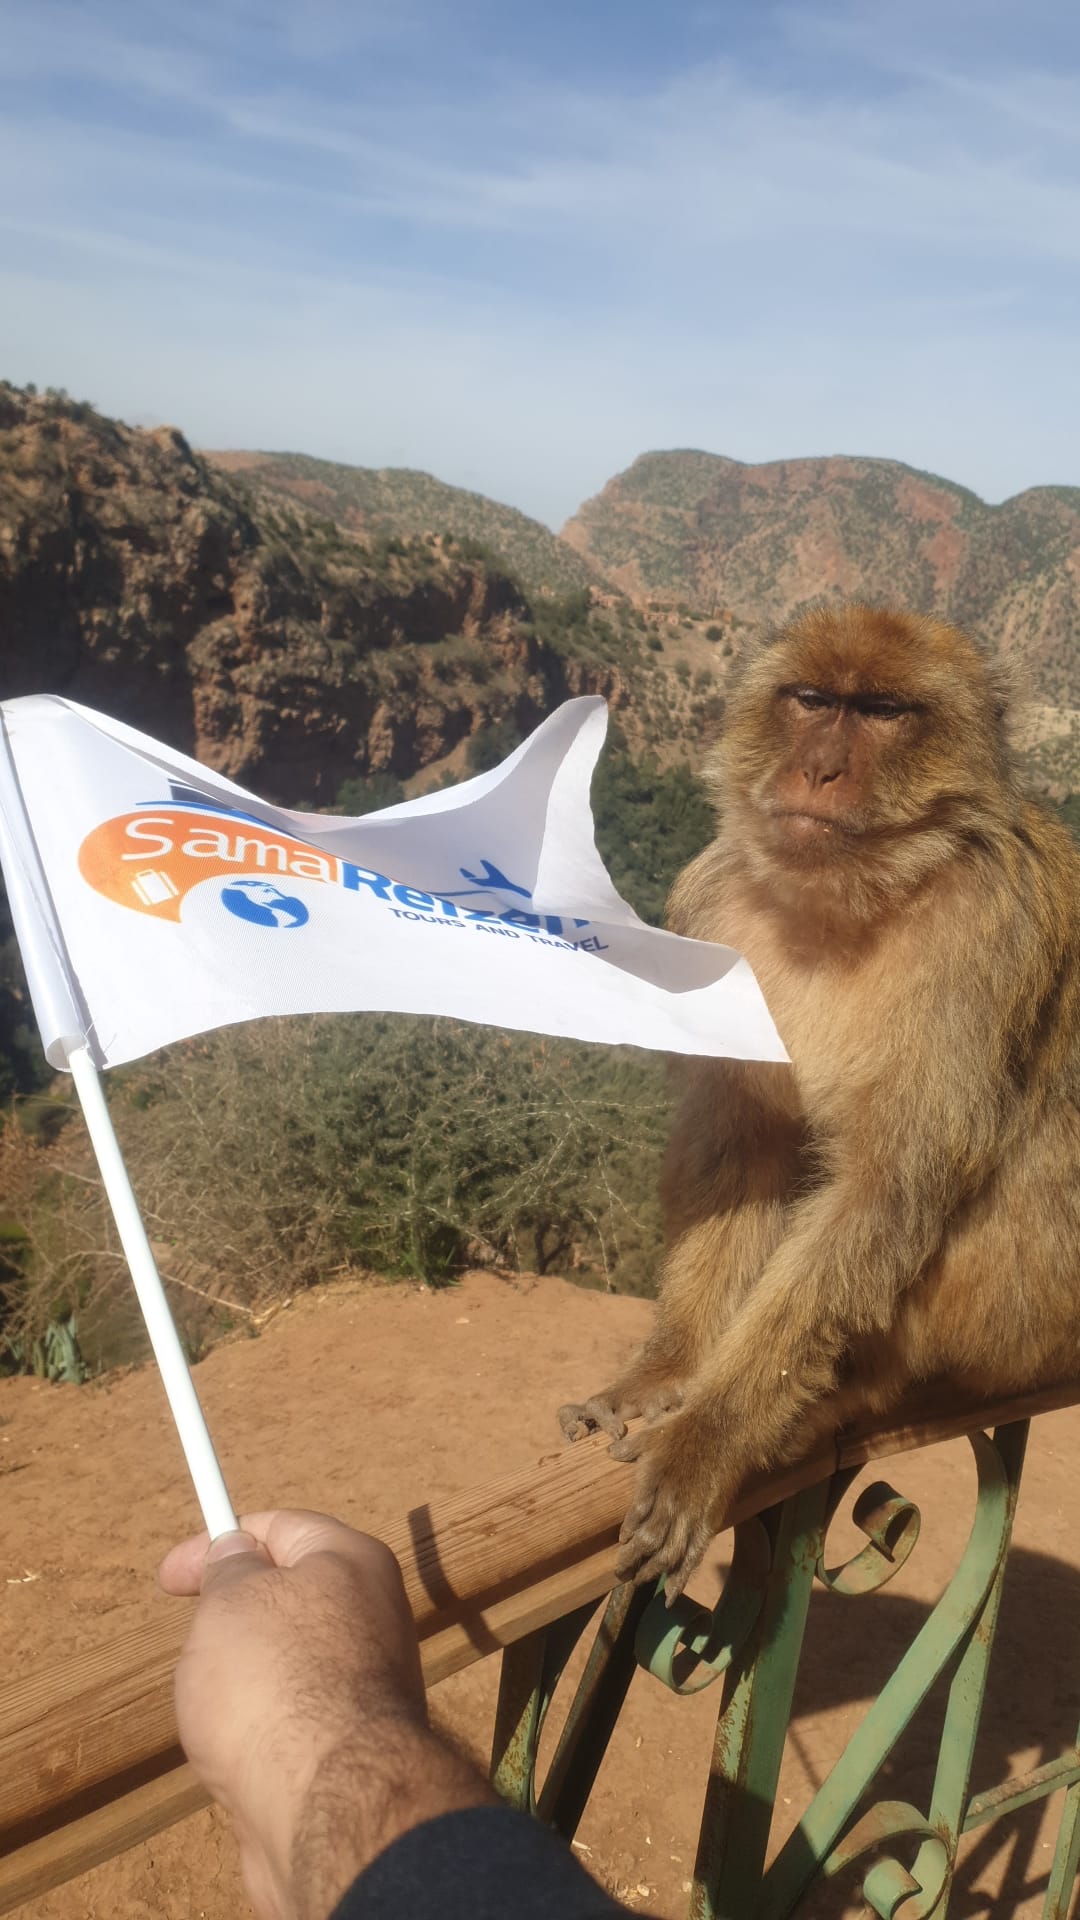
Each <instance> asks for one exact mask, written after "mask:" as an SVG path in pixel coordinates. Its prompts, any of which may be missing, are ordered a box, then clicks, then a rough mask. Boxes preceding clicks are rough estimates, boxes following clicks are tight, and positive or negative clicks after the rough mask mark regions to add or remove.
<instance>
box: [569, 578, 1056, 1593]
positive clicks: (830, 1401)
mask: <svg viewBox="0 0 1080 1920" xmlns="http://www.w3.org/2000/svg"><path fill="white" fill-rule="evenodd" d="M1007 718H1008V685H1007V679H1006V676H1005V675H1004V673H1003V670H1002V669H1001V668H1000V667H997V666H995V665H993V664H992V663H991V662H990V661H989V660H988V659H987V658H986V656H985V655H984V654H983V652H982V651H981V650H980V648H979V647H978V646H976V645H975V643H974V642H973V641H972V640H971V639H969V638H968V637H967V636H966V635H965V634H963V633H961V632H959V631H958V630H957V629H956V628H955V627H951V626H947V625H944V624H942V623H941V622H939V621H936V620H930V619H924V618H921V617H918V616H915V615H912V614H907V613H899V612H888V611H885V610H883V609H879V608H873V607H868V606H860V605H843V606H834V607H822V608H818V609H815V610H813V611H811V612H809V613H807V614H805V615H803V616H801V617H800V618H798V619H796V620H795V621H794V622H793V623H792V624H791V625H789V626H787V627H784V628H782V629H781V630H780V631H778V632H776V633H775V634H773V635H772V636H771V637H770V638H769V639H768V640H766V641H764V642H763V643H762V644H761V645H759V646H758V647H757V648H756V649H755V650H754V651H753V652H752V654H751V655H750V657H749V659H748V660H747V662H746V664H745V667H744V669H743V671H742V673H741V675H740V678H739V680H738V683H737V685H736V686H735V688H734V689H733V691H732V693H731V697H730V700H729V703H728V710H727V716H726V724H725V729H724V735H723V739H722V741H721V743H720V746H719V748H718V749H717V751H716V753H715V757H714V759H713V761H712V764H711V767H710V770H709V777H710V780H711V785H712V790H713V792H714V796H715V798H716V801H717V803H718V810H719V831H718V834H717V837H716V839H715V840H714V841H713V842H712V844H711V845H710V846H709V847H708V848H707V849H706V851H705V852H704V853H703V854H701V855H700V856H699V857H698V859H696V860H694V861H693V862H692V863H691V864H690V866H688V867H687V868H686V869H685V871H684V872H683V873H682V874H681V875H680V877H679V878H678V880H677V881H676V883H675V886H674V889H673V892H672V895H671V900H670V903H669V919H670V924H671V926H672V927H673V928H674V929H675V931H677V932H679V933H684V934H691V935H693V936H695V937H696V938H697V939H704V940H718V941H723V942H725V943H726V944H728V945H729V946H732V947H736V948H738V950H739V951H740V952H741V953H743V954H745V955H746V957H747V959H748V960H749V961H750V964H751V965H752V967H753V969H754V971H755V973H756V975H757V978H758V980H759V981H760V983H761V986H762V989H763V991H764V993H765V997H766V999H767V1001H768V1003H769V1006H770V1008H771V1010H772V1013H773V1016H774V1018H775V1020H776V1024H777V1026H778V1028H779V1030H780V1034H781V1037H782V1038H783V1040H784V1043H785V1046H786V1048H787V1050H788V1053H789V1055H790V1059H791V1065H790V1066H789V1067H788V1066H775V1065H764V1064H760V1065H759V1064H749V1065H747V1064H743V1063H740V1062H736V1061H729V1060H705V1059H702V1060H695V1061H688V1062H686V1063H684V1066H683V1074H684V1089H683V1097H682V1103H681V1107H680V1109H679V1111H678V1114H677V1118H676V1121H675V1125H674V1130H673V1134H672V1138H671V1141H670V1144H669V1148H668V1153H667V1160H666V1166H665V1171H664V1176H663V1200H664V1210H665V1225H666V1242H667V1252H666V1257H665V1265H664V1272H663V1284H662V1290H661V1295H660V1300H659V1304H658V1310H657V1319H656V1327H655V1331H654V1333H653V1335H652V1337H651V1339H650V1340H649V1341H648V1342H647V1343H646V1345H645V1347H644V1348H643V1349H642V1351H641V1352H640V1353H639V1354H638V1355H637V1357H636V1358H635V1359H634V1360H633V1361H632V1363H631V1364H630V1366H629V1368H628V1370H627V1371H626V1373H625V1374H624V1375H623V1376H622V1377H621V1378H620V1379H619V1380H617V1381H616V1382H615V1384H614V1385H613V1386H611V1387H608V1388H606V1389H605V1390H604V1391H603V1392H601V1393H599V1394H597V1395H595V1396H594V1397H593V1398H592V1399H590V1400H587V1401H585V1402H584V1404H582V1405H573V1406H568V1407H564V1408H563V1409H562V1411H561V1413H560V1420H561V1422H562V1425H563V1429H564V1431H565V1432H566V1433H567V1434H568V1435H569V1436H570V1437H574V1436H575V1435H576V1434H578V1433H580V1432H583V1431H587V1430H589V1429H591V1428H601V1429H603V1430H604V1431H605V1432H607V1433H610V1434H612V1435H613V1436H614V1438H615V1444H614V1445H613V1447H612V1449H611V1451H612V1452H613V1453H614V1454H616V1455H617V1456H618V1457H619V1458H620V1459H624V1460H636V1461H637V1462H638V1463H639V1467H638V1472H639V1478H638V1482H637V1486H636V1490H635V1498H634V1501H633V1504H632V1506H631V1508H630V1511H629V1513H628V1515H627V1518H626V1522H625V1524H624V1527H623V1530H622V1540H623V1547H622V1553H621V1557H620V1561H619V1574H620V1577H621V1578H623V1579H629V1578H634V1579H637V1580H639V1581H644V1580H649V1579H653V1578H655V1577H656V1576H657V1575H659V1574H663V1575H665V1576H666V1589H667V1594H668V1598H669V1601H670V1599H672V1598H673V1597H674V1595H675V1594H677V1593H679V1592H681V1591H682V1588H683V1586H684V1585H685V1583H686V1580H687V1578H688V1576H689V1574H690V1573H691V1572H692V1570H693V1568H694V1567H695V1566H696V1564H697V1563H698V1561H699V1560H700V1559H701V1556H702V1554H703V1552H704V1550H705V1547H706V1545H707V1543H708V1541H709V1539H710V1537H711V1535H712V1533H713V1532H714V1531H715V1530H716V1528H717V1527H718V1526H719V1525H721V1524H722V1523H723V1520H724V1517H725V1513H726V1511H727V1509H728V1507H729V1506H730V1504H731V1501H732V1498H733V1496H734V1494H735V1493H736V1491H737V1489H738V1487H739V1485H740V1483H741V1482H742V1481H743V1479H744V1478H745V1477H746V1475H747V1474H748V1473H749V1472H750V1471H751V1470H753V1469H755V1468H767V1467H770V1466H773V1465H775V1464H776V1463H778V1462H780V1461H783V1460H787V1459H794V1458H797V1457H798V1456H799V1455H801V1454H805V1453H808V1452H810V1451H811V1450H812V1447H813V1445H814V1442H815V1441H816V1440H818V1439H820V1438H821V1437H822V1435H823V1434H826V1433H832V1432H834V1431H835V1430H836V1429H837V1428H838V1427H840V1426H843V1425H845V1424H847V1423H848V1422H849V1421H851V1420H852V1419H853V1418H854V1417H856V1416H858V1415H860V1414H865V1413H880V1412H883V1411H885V1410H886V1409H887V1408H888V1407H889V1406H890V1405H891V1404H893V1403H894V1402H895V1401H896V1400H897V1399H898V1398H899V1396H900V1395H901V1394H902V1393H903V1392H904V1390H905V1388H907V1387H909V1386H910V1385H911V1384H912V1383H914V1382H919V1381H928V1380H931V1379H947V1380H948V1381H950V1382H952V1383H955V1384H956V1386H957V1387H958V1389H961V1390H962V1391H964V1392H965V1393H972V1394H986V1395H993V1394H1000V1393H1002V1392H1003V1391H1004V1392H1007V1391H1012V1390H1015V1389H1019V1388H1029V1387H1032V1386H1036V1385H1038V1384H1040V1383H1045V1382H1047V1381H1050V1380H1053V1379H1065V1378H1068V1377H1069V1376H1070V1375H1073V1374H1075V1373H1076V1372H1077V1369H1078V1366H1080V855H1078V853H1077V851H1076V849H1075V848H1074V846H1073V844H1072V841H1071V840H1070V838H1069V836H1068V834H1067V833H1066V831H1065V829H1064V828H1063V827H1062V826H1061V825H1059V824H1058V823H1057V822H1056V821H1055V820H1054V819H1053V818H1052V816H1051V815H1050V814H1049V813H1048V812H1047V811H1046V810H1045V809H1044V808H1043V807H1041V806H1039V805H1037V804H1035V803H1034V802H1033V801H1031V800H1030V799H1028V798H1026V797H1025V796H1024V793H1023V792H1022V789H1021V787H1020V785H1019V783H1018V779H1017V775H1016V772H1015V770H1014V766H1013V761H1012V757H1011V754H1010V749H1009V744H1008V738H1007V731H1006V722H1007ZM635 1415H644V1416H645V1421H646V1424H645V1425H644V1426H643V1427H641V1428H639V1429H638V1430H636V1431H635V1432H634V1433H633V1434H630V1435H628V1434H627V1430H626V1422H627V1421H628V1420H629V1419H631V1418H632V1417H633V1416H635Z"/></svg>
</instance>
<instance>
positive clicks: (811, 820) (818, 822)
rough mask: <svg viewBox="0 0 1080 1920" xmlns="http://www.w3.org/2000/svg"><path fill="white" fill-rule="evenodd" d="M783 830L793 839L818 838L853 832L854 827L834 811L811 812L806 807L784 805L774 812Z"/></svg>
mask: <svg viewBox="0 0 1080 1920" xmlns="http://www.w3.org/2000/svg"><path fill="white" fill-rule="evenodd" d="M773 819H774V820H775V822H776V823H777V825H778V826H779V827H780V829H781V831H782V832H784V833H786V834H788V835H790V837H791V838H792V839H793V840H816V839H818V838H819V837H822V836H824V837H828V835H829V834H833V833H845V834H846V833H851V832H853V831H854V829H853V828H852V827H851V826H850V825H849V823H848V822H847V821H846V820H840V819H838V818H837V816H836V814H834V813H811V812H810V811H809V809H808V808H805V807H784V808H781V809H779V810H778V811H777V812H776V813H774V814H773Z"/></svg>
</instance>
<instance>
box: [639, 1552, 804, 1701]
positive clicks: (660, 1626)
mask: <svg viewBox="0 0 1080 1920" xmlns="http://www.w3.org/2000/svg"><path fill="white" fill-rule="evenodd" d="M771 1564H772V1548H771V1544H770V1541H769V1536H768V1533H767V1532H766V1530H765V1528H764V1526H763V1525H762V1523H761V1521H760V1520H759V1519H756V1518H755V1519H753V1520H744V1521H743V1522H742V1524H741V1525H740V1526H738V1527H736V1529H735V1551H734V1553H733V1555H732V1560H731V1568H730V1571H729V1573H728V1577H727V1580H726V1582H725V1584H724V1591H723V1593H722V1594H721V1596H720V1598H719V1600H718V1601H717V1603H716V1605H715V1607H713V1608H712V1610H711V1612H710V1610H709V1608H708V1607H702V1606H699V1605H698V1603H697V1602H696V1601H695V1600H688V1599H687V1597H686V1595H685V1594H680V1595H679V1598H678V1599H677V1600H676V1601H675V1603H674V1605H673V1606H671V1607H670V1608H669V1607H668V1606H667V1604H666V1602H665V1600H664V1595H663V1591H662V1590H661V1591H660V1592H659V1593H657V1594H656V1596H655V1598H654V1599H652V1600H651V1601H650V1602H649V1605H648V1607H647V1608H646V1609H645V1612H644V1613H643V1615H642V1617H641V1620H640V1622H639V1623H638V1630H637V1637H636V1640H635V1643H634V1655H635V1658H636V1660H637V1663H638V1665H639V1666H640V1667H644V1668H645V1669H646V1671H647V1672H648V1673H651V1674H652V1675H653V1676H654V1678H655V1679H657V1680H662V1681H663V1683H664V1685H665V1687H670V1688H671V1691H672V1693H681V1694H687V1693H700V1692H701V1691H702V1689H703V1688H704V1687H709V1686H711V1685H712V1683H713V1681H714V1680H718V1679H719V1678H720V1675H721V1674H722V1673H725V1672H726V1671H727V1669H728V1667H729V1666H730V1665H731V1662H732V1660H733V1659H734V1657H735V1655H736V1654H737V1653H738V1651H739V1649H740V1648H741V1647H742V1645H743V1644H744V1642H745V1641H746V1639H747V1638H748V1636H749V1634H750V1632H751V1630H752V1628H753V1626H754V1624H755V1622H756V1620H757V1617H758V1614H759V1613H760V1612H761V1607H762V1603H763V1601H764V1598H765V1584H766V1581H767V1580H768V1576H769V1569H770V1567H771Z"/></svg>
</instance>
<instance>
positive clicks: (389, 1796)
mask: <svg viewBox="0 0 1080 1920" xmlns="http://www.w3.org/2000/svg"><path fill="white" fill-rule="evenodd" d="M495 1799H496V1796H495V1794H494V1792H493V1790H492V1789H491V1787H490V1786H489V1785H488V1783H487V1781H486V1780H485V1779H484V1778H483V1776H482V1775H481V1774H480V1773H479V1772H478V1771H477V1769H476V1768H475V1767H474V1766H473V1765H472V1763H471V1761H469V1760H467V1759H466V1758H465V1757H464V1756H463V1755H462V1754H459V1753H457V1752H455V1750H454V1748H453V1747H452V1746H451V1745H450V1744H449V1743H448V1742H447V1741H446V1740H444V1739H442V1738H441V1737H440V1735H438V1734H437V1733H434V1732H433V1731H432V1729H431V1728H430V1727H428V1726H426V1725H425V1724H424V1723H423V1722H421V1721H419V1720H417V1719H416V1718H415V1717H413V1716H412V1715H398V1716H389V1717H386V1718H383V1719H376V1720H370V1721H365V1722H364V1724H363V1725H362V1726H361V1727H358V1728H357V1729H356V1731H355V1732H354V1733H352V1734H350V1735H349V1736H347V1737H346V1738H343V1739H342V1740H341V1741H340V1742H339V1744H338V1745H337V1746H335V1747H334V1748H333V1749H332V1750H331V1751H330V1752H328V1753H326V1754H325V1755H324V1756H323V1757H322V1759H321V1760H320V1762H319V1764H318V1767H317V1769H316V1771H315V1773H314V1776H313V1778H312V1780H311V1782H310V1785H309V1786H308V1789H307V1792H306V1794H305V1796H304V1800H303V1804H302V1806H301V1809H300V1812H299V1815H298V1818H297V1822H296V1827H295V1831H294V1835H293V1839H292V1845H291V1847H290V1849H289V1857H288V1882H289V1889H290V1896H291V1909H292V1916H293V1920H326V1916H327V1915H328V1914H330V1913H331V1912H332V1911H333V1909H334V1907H335V1905H336V1904H337V1902H338V1900H339V1899H340V1898H341V1896H342V1894H343V1893H344V1892H345V1891H346V1889H347V1888H348V1887H350V1886H351V1885H352V1883H353V1881H354V1880H355V1879H356V1878H357V1876H358V1875H359V1874H360V1873H362V1872H363V1871H364V1869H365V1867H367V1866H369V1865H370V1864H371V1862H372V1861H373V1860H374V1859H376V1858H377V1856H378V1855H379V1854H380V1853H382V1852H384V1851H385V1849H386V1848H387V1847H388V1846H390V1845H391V1843H392V1842H393V1841H395V1840H397V1839H399V1838H400V1837H401V1835H402V1834H404V1833H406V1832H408V1831H409V1829H410V1828H412V1827H416V1826H419V1825H421V1824H422V1822H424V1821H426V1820H433V1819H435V1818H437V1816H438V1815H440V1814H443V1813H454V1812H457V1811H460V1810H461V1809H462V1808H465V1807H476V1806H484V1805H487V1804H492V1803H494V1802H495Z"/></svg>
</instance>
